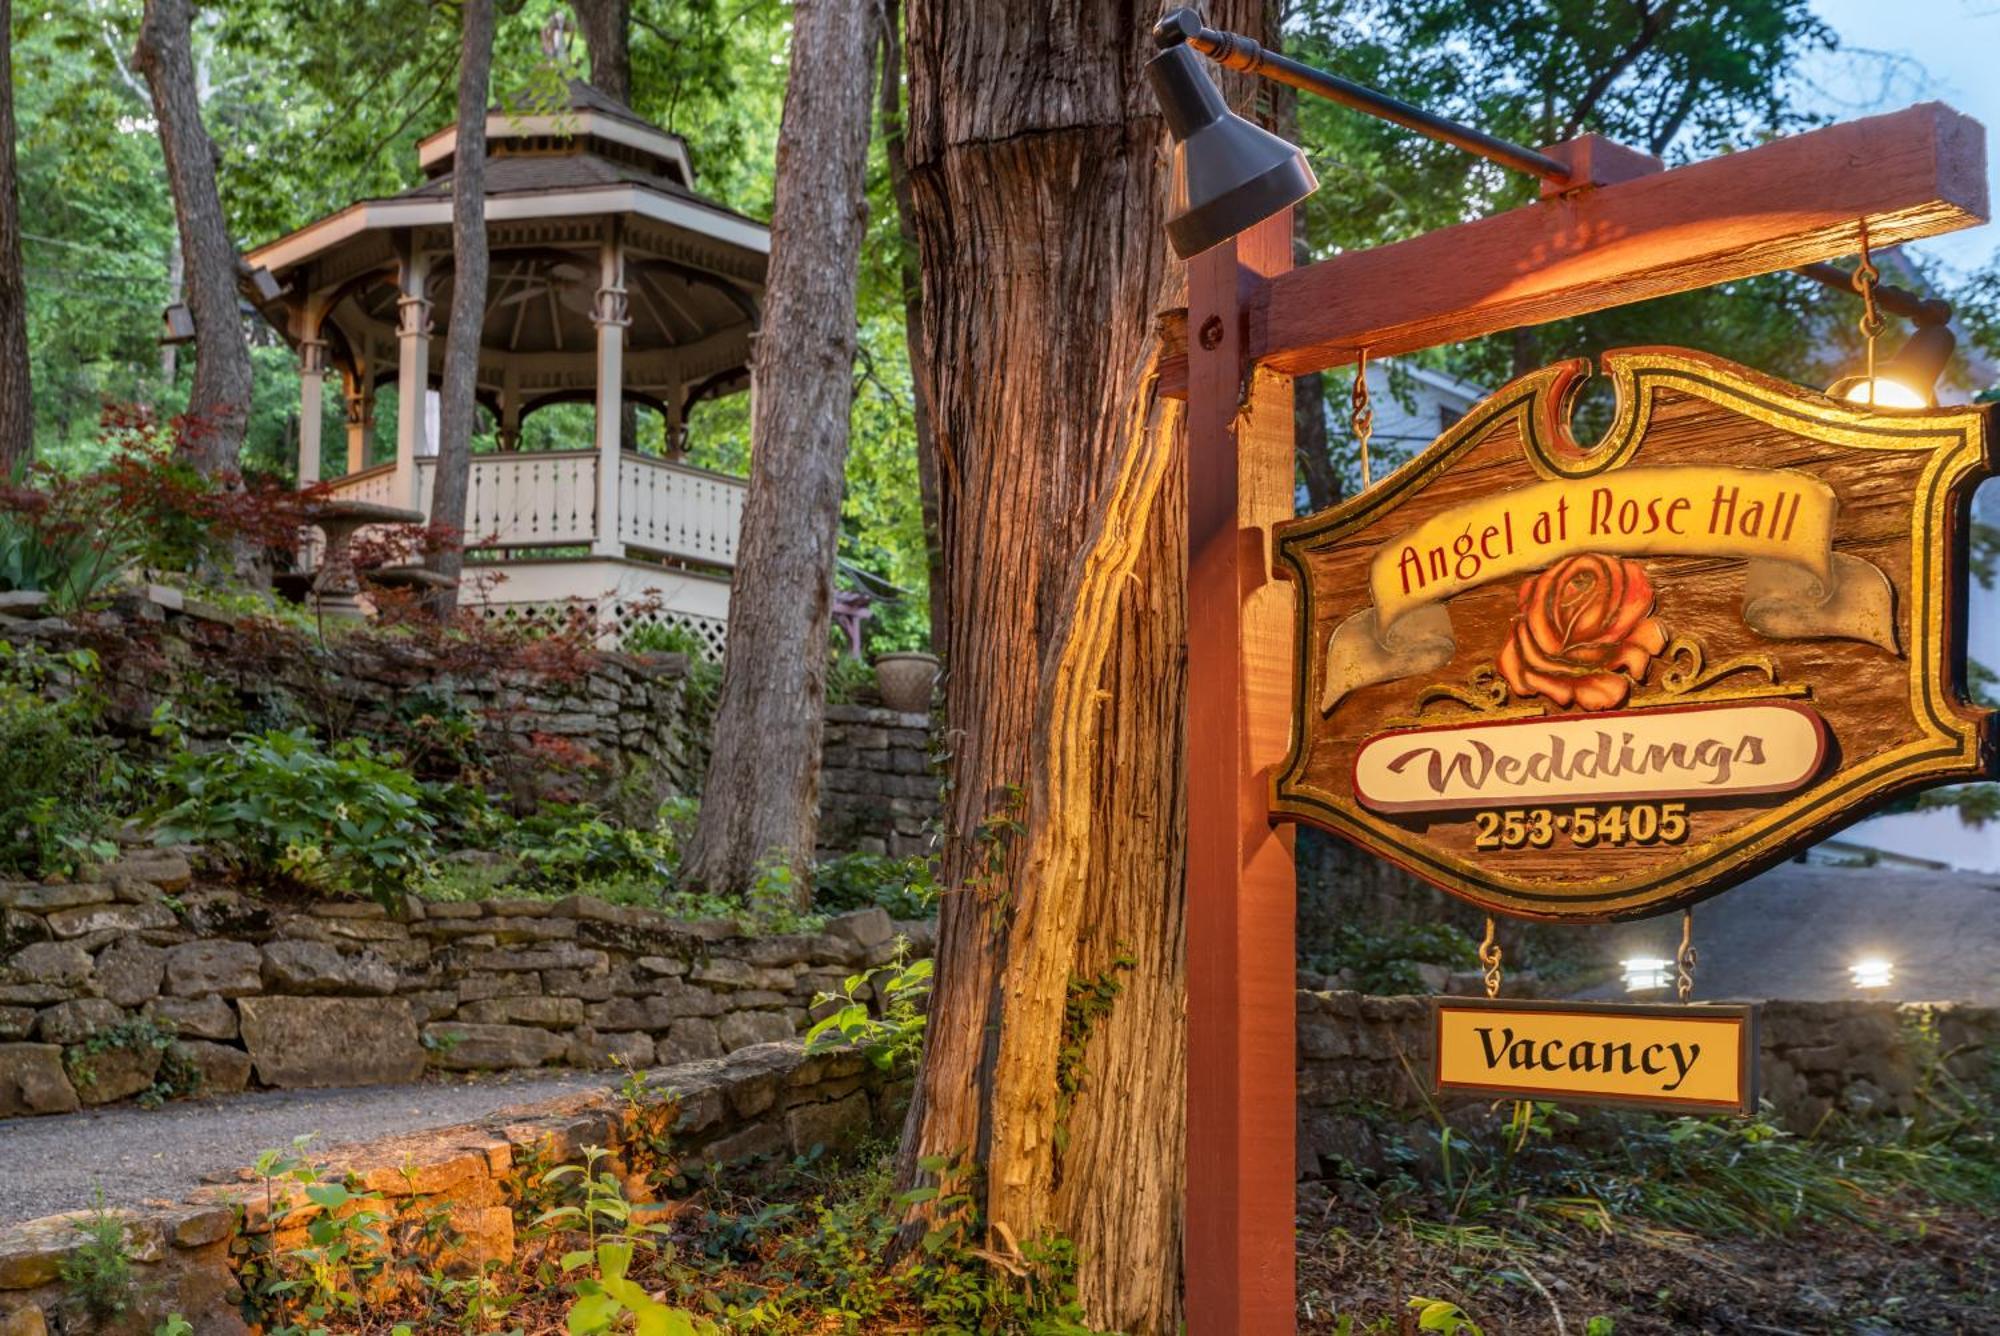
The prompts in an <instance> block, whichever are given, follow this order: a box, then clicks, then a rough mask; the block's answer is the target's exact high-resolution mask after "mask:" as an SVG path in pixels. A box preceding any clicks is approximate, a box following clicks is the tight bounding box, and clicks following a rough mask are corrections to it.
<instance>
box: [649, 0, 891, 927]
mask: <svg viewBox="0 0 2000 1336" xmlns="http://www.w3.org/2000/svg"><path fill="white" fill-rule="evenodd" d="M872 14H873V6H870V5H865V4H855V3H853V0H799V3H798V4H796V5H795V6H794V7H793V25H794V26H793V30H792V57H791V67H792V78H791V80H790V81H789V82H788V83H787V85H786V87H785V105H784V111H783V114H782V116H781V118H780V121H779V128H778V155H777V186H776V199H775V202H774V206H773V208H772V212H771V266H770V272H769V276H768V278H767V280H766V287H765V299H764V320H763V327H762V329H761V331H760V332H759V334H758V336H757V348H756V353H755V359H754V362H753V364H752V366H751V377H752V381H751V383H752V386H753V393H754V398H755V407H754V409H753V412H752V425H751V434H752V441H753V447H752V451H751V457H750V487H749V492H748V495H747V496H746V497H745V500H744V506H743V528H742V540H741V544H740V546H739V548H738V550H737V558H736V576H735V581H734V583H733V586H732V589H731V593H730V600H729V645H728V649H727V651H726V653H725V654H724V657H723V668H722V687H721V691H720V693H719V696H718V699H717V704H716V715H715V731H714V735H713V739H712V742H711V746H710V757H709V764H708V776H707V779H706V781H705V782H704V784H703V786H702V803H701V818H700V820H699V822H698V823H697V824H696V827H695V834H694V840H693V842H692V844H691V845H690V846H689V849H688V854H687V862H686V870H687V875H688V877H689V879H690V880H691V881H692V882H693V883H694V884H696V885H701V886H707V887H710V888H713V889H716V890H723V891H741V890H743V889H746V888H747V887H748V886H749V885H750V884H751V882H752V880H753V879H754V878H755V876H756V874H757V871H758V868H759V867H760V866H761V865H763V864H764V863H765V862H766V861H767V860H770V859H774V858H775V859H779V860H782V861H783V862H784V863H785V864H787V865H788V866H789V867H790V868H791V869H792V872H793V874H794V876H795V878H796V882H795V884H796V886H797V888H798V893H799V895H800V897H801V899H802V900H803V899H809V898H810V896H811V894H812V879H811V876H810V870H811V865H812V854H813V842H814V832H815V830H816V827H817V821H818V817H817V811H816V809H817V806H818V800H819V757H820V727H821V713H822V710H823V708H824V706H825V701H826V666H827V655H826V640H827V625H828V620H829V613H830V611H831V607H832V602H833V574H834V555H835V552H836V547H837V543H838V539H839V528H840V500H841V487H842V480H843V472H844V469H845V466H846V462H847V433H848V415H849V411H850V409H851V407H852V402H853V395H854V389H853V374H854V373H853V367H854V355H855V346H856V334H855V315H854V293H855V284H856V277H857V273H858V270H859V265H860V252H861V238H862V234H863V232H864V230H865V228H866V225H867V218H868V206H867V197H866V190H865V186H866V179H867V159H868V130H869V120H870V115H869V113H870V111H871V103H872V98H871V93H872V92H873V80H872V77H871V76H872V73H873V70H874V59H873V57H874V45H875V25H874V22H873V17H872Z"/></svg>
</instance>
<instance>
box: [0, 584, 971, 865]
mask: <svg viewBox="0 0 2000 1336" xmlns="http://www.w3.org/2000/svg"><path fill="white" fill-rule="evenodd" d="M280 635H281V633H278V632H273V631H269V630H256V629H252V630H245V629H242V628H239V627H238V626H236V625H235V623H234V622H233V621H232V620H231V619H230V618H229V617H228V616H226V615H225V614H222V613H220V612H217V611H214V610H212V609H205V608H203V607H201V606H200V605H199V604H194V603H190V602H188V601H186V600H184V599H182V598H181V597H180V596H179V594H178V592H177V591H173V590H166V589H156V590H154V591H153V592H152V594H151V595H150V596H143V597H142V596H139V595H125V596H122V597H121V598H120V599H118V600H117V601H116V603H114V605H113V606H112V608H111V609H110V610H108V611H106V612H103V613H97V614H92V615H91V616H90V617H89V618H86V619H83V620H80V621H78V622H70V621H65V620H63V619H61V618H53V617H50V618H22V617H10V616H6V615H4V614H0V641H4V642H9V643H12V644H14V645H16V646H21V647H26V646H35V647H39V648H41V649H44V650H48V651H52V652H63V651H67V650H72V649H89V650H91V651H93V652H94V653H95V654H96V655H97V656H98V660H99V663H100V669H101V671H100V675H99V678H98V681H97V684H96V685H97V688H98V690H99V691H100V693H101V694H102V695H103V697H104V698H105V702H106V704H107V706H108V709H107V713H106V718H105V727H106V728H107V730H108V731H109V734H110V738H111V741H112V742H113V744H114V745H117V746H130V747H147V746H151V745H153V742H152V738H153V729H154V725H155V714H156V711H160V710H162V709H164V710H165V712H167V713H168V714H170V715H172V716H173V717H174V718H175V719H177V720H178V721H179V723H180V725H181V726H182V727H183V729H184V730H185V731H186V733H187V736H188V738H189V740H190V741H191V742H192V744H193V745H195V746H197V747H200V746H214V745H218V744H220V743H221V742H223V741H224V740H226V739H227V738H228V737H229V736H230V735H231V734H233V733H238V732H242V731H245V730H252V731H254V730H259V729H264V728H270V727H290V726H294V725H298V724H306V725H308V726H310V727H312V728H314V729H316V730H318V731H319V732H321V733H324V734H328V735H340V736H347V735H352V734H357V733H358V734H364V735H367V736H370V737H377V738H385V739H387V740H388V741H389V743H390V744H391V745H399V746H402V747H403V748H404V749H405V750H419V749H421V748H422V747H423V745H424V739H425V737H426V736H427V735H426V733H425V728H426V725H425V724H424V722H423V716H424V714H425V713H426V712H427V711H429V712H432V713H436V714H452V715H456V716H458V717H461V718H465V719H470V720H471V721H473V723H474V724H475V725H476V731H477V739H476V751H477V753H478V756H479V758H480V760H481V761H482V762H483V763H484V764H485V766H486V767H487V768H488V769H489V770H490V772H491V774H492V777H493V781H494V784H495V786H496V787H497V788H499V789H501V790H503V791H506V792H508V793H510V794H512V795H514V797H515V798H516V800H517V801H518V802H519V803H521V804H522V805H524V806H525V805H529V804H532V803H533V802H535V801H537V800H540V799H548V798H557V799H564V800H574V799H578V798H584V799H589V800H591V801H595V802H599V803H604V804H607V805H610V806H612V807H614V808H618V809H621V810H622V811H623V813H624V814H625V815H626V816H627V817H628V818H630V819H648V818H650V817H651V815H652V812H653V809H654V808H655V807H656V806H657V805H658V803H659V802H660V800H661V799H663V798H666V797H670V796H684V795H689V794H693V793H696V792H698V791H699V789H700V787H701V779H702V771H703V769H704V767H705V766H706V764H707V731H708V725H709V720H708V718H707V714H706V710H705V708H704V707H703V706H701V705H700V704H698V703H697V702H696V701H695V700H694V699H693V698H691V695H690V693H689V691H688V689H687V661H686V658H685V656H683V655H680V654H641V655H631V654H618V653H609V652H603V653H590V654H587V655H584V656H582V658H581V659H580V660H577V661H573V662H571V661H565V662H563V663H560V664H558V665H556V666H555V667H551V668H547V669H535V668H531V667H528V666H510V667H502V668H497V669H496V668H493V667H492V666H491V665H488V664H485V663H483V662H472V661H463V660H464V659H465V655H463V654H462V655H460V657H459V658H458V659H454V658H453V657H452V656H451V655H448V654H445V653H443V652H441V651H440V650H439V649H438V648H437V647H434V646H433V647H426V646H424V645H422V644H419V643H418V642H416V641H415V640H410V641H407V642H404V641H399V640H397V639H396V638H394V637H391V636H371V637H368V638H367V639H365V640H349V641H346V642H338V641H336V642H334V647H333V648H331V649H322V648H321V647H319V646H317V645H316V644H312V643H310V642H309V641H307V640H304V639H299V642H298V643H297V644H293V643H291V642H290V641H286V640H282V639H280V638H279V637H280ZM466 653H468V654H471V651H467V652H466ZM472 658H473V659H477V658H478V655H477V654H472ZM930 724H931V721H930V717H929V716H928V715H923V714H902V713H899V712H897V711H894V710H885V709H882V708H880V707H877V706H870V705H831V706H828V707H827V711H826V732H825V752H824V761H823V767H822V770H821V776H820V795H821V800H820V801H821V824H820V839H819V843H820V848H821V850H822V852H823V853H826V854H840V853H849V852H856V851H861V852H868V853H886V854H891V855H895V856H899V857H900V856H903V855H906V854H912V853H920V852H923V851H925V850H926V849H927V848H928V846H929V835H928V832H929V830H930V828H931V827H932V826H934V825H935V824H936V822H937V818H938V815H939V812H940V810H941V809H940V804H939V792H940V781H939V779H938V776H937V775H936V774H935V773H933V771H932V769H931V766H930V760H929V755H928V750H929V746H930V732H929V730H930Z"/></svg>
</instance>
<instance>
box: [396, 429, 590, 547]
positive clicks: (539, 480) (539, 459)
mask: <svg viewBox="0 0 2000 1336" xmlns="http://www.w3.org/2000/svg"><path fill="white" fill-rule="evenodd" d="M436 477H437V459H436V458H435V457H433V458H429V459H419V460H418V461H417V509H418V510H421V511H423V512H424V513H425V514H426V515H428V514H429V513H430V509H431V491H432V488H433V487H434V486H435V481H436ZM596 521H597V455H596V453H595V452H593V451H588V450H548V451H528V452H522V453H510V454H493V455H474V456H473V457H472V478H471V481H470V484H469V486H468V488H467V491H466V495H465V541H466V543H467V544H468V545H471V546H478V547H561V546H567V545H570V544H575V543H588V542H590V541H591V539H592V538H594V537H595V536H596V528H597V523H596Z"/></svg>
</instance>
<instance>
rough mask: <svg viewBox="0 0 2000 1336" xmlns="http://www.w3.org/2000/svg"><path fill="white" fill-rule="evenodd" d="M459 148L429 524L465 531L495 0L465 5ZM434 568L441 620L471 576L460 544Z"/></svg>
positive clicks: (482, 286) (443, 552) (481, 324)
mask: <svg viewBox="0 0 2000 1336" xmlns="http://www.w3.org/2000/svg"><path fill="white" fill-rule="evenodd" d="M459 9H460V15H459V22H460V30H459V49H458V144H457V147H456V148H455V149H454V150H453V153H452V160H451V316H450V320H449V323H448V324H447V325H446V326H445V339H444V378H443V381H442V383H441V384H440V386H439V391H440V392H439V395H438V399H439V403H438V460H437V482H436V486H435V489H434V490H433V491H432V493H431V524H432V526H433V527H434V528H438V529H441V530H444V531H446V532H449V533H450V534H452V535H462V534H463V533H464V530H465V504H466V494H467V492H468V490H469V489H470V487H471V484H472V428H473V426H474V425H475V418H476V417H477V415H478V412H479V402H478V399H477V397H476V396H477V393H478V388H479V339H480V335H481V334H482V333H483V332H484V331H485V328H486V273H487V255H486V85H487V84H488V82H489V81H490V79H491V76H492V73H493V0H460V6H459ZM429 565H430V568H431V569H432V570H433V571H436V572H437V573H438V574H439V575H442V576H445V577H447V578H449V579H450V580H452V581H453V582H454V583H453V584H451V585H450V586H448V587H446V588H444V589H441V590H439V591H438V595H437V608H438V613H439V616H440V617H443V618H449V617H450V616H451V615H452V613H454V612H455V611H457V608H458V586H457V583H456V581H457V580H458V577H459V576H460V575H461V574H462V573H463V572H464V570H465V550H464V548H463V547H461V546H460V545H459V544H458V543H457V542H450V543H446V544H444V545H443V546H442V547H440V549H439V550H438V551H437V552H435V553H433V554H432V555H431V557H430V560H429Z"/></svg>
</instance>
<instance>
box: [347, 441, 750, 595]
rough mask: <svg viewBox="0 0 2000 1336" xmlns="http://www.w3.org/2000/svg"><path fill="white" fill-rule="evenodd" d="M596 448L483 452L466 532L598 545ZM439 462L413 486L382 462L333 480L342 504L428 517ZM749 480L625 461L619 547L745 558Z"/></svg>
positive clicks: (537, 544)
mask: <svg viewBox="0 0 2000 1336" xmlns="http://www.w3.org/2000/svg"><path fill="white" fill-rule="evenodd" d="M597 470H598V455H597V452H596V451H594V450H549V451H515V452H508V453H496V454H481V455H474V456H473V459H472V476H471V479H470V484H469V488H468V491H467V494H466V517H465V534H466V541H467V543H468V545H472V546H478V547H504V548H545V547H574V546H579V545H582V546H592V547H595V548H597V550H598V551H599V553H600V554H601V555H603V554H607V553H606V552H605V546H606V545H603V544H601V543H600V542H599V537H600V535H599V533H598V521H597V496H598V487H597ZM436 476H437V460H436V459H435V458H434V457H433V458H422V459H419V460H417V469H416V478H415V486H414V488H411V487H409V486H408V485H407V484H406V482H405V480H403V479H400V478H399V477H398V476H397V474H396V469H395V465H393V464H380V465H377V466H375V467H374V468H370V469H365V470H363V471H361V472H359V473H355V474H351V475H349V476H348V477H344V478H335V479H332V480H331V481H330V482H328V484H327V487H328V490H329V491H330V493H331V494H332V495H333V496H335V497H338V498H340V499H342V500H353V501H374V502H379V503H382V504H386V505H402V506H407V507H410V508H413V509H416V510H419V511H422V512H424V513H425V514H428V513H429V512H430V506H431V496H432V492H433V489H434V486H435V480H436ZM746 487H747V484H746V482H745V481H744V480H743V479H741V478H732V477H730V476H729V475H727V474H723V473H712V472H709V471H708V470H706V469H698V468H690V467H688V466H687V465H684V464H675V463H671V462H669V461H667V460H664V459H655V458H652V457H650V456H646V455H636V454H624V455H621V456H620V459H619V470H618V491H617V499H616V504H617V525H616V534H615V538H616V544H617V547H618V548H619V549H625V548H631V549H635V550H636V551H637V552H640V553H643V554H645V555H647V556H653V557H672V558H677V559H679V560H682V561H688V562H695V563H699V564H701V565H707V566H720V567H725V568H726V567H730V566H733V565H734V564H735V562H736V534H737V529H738V528H739V527H740V525H741V524H742V520H743V496H744V491H745V488H746Z"/></svg>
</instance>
